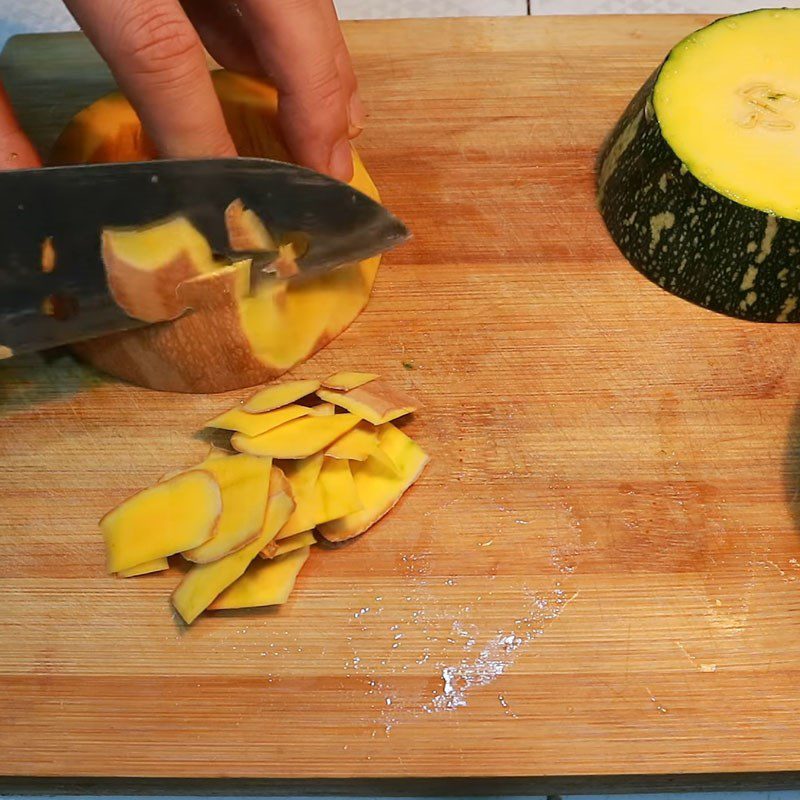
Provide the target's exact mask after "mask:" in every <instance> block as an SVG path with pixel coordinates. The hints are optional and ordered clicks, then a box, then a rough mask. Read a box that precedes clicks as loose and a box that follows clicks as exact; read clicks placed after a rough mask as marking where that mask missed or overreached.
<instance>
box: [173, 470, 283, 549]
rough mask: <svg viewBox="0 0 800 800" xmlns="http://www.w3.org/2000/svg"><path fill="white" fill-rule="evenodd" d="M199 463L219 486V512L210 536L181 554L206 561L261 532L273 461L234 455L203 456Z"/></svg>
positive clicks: (250, 539) (236, 546)
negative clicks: (220, 496) (207, 457)
mask: <svg viewBox="0 0 800 800" xmlns="http://www.w3.org/2000/svg"><path fill="white" fill-rule="evenodd" d="M202 466H203V469H205V470H207V471H208V472H210V473H211V474H212V475H213V476H214V477H215V478H216V479H217V483H219V486H220V489H221V490H222V514H221V515H220V518H219V522H218V523H217V528H216V531H215V532H214V535H213V536H212V537H211V539H209V540H208V541H207V542H205V543H204V544H202V545H200V547H196V548H193V549H190V550H186V551H185V552H184V553H183V557H184V558H185V559H187V560H188V561H194V562H196V563H198V564H207V563H208V562H210V561H217V560H218V559H220V558H223V557H224V556H227V555H228V554H229V553H234V552H236V551H237V550H239V549H241V548H242V547H244V546H245V545H246V544H248V543H249V542H252V541H253V540H254V539H255V538H256V537H258V536H259V534H260V533H261V531H262V528H263V525H264V519H265V516H266V513H267V500H268V498H269V484H270V468H271V466H272V463H271V461H270V459H266V458H255V457H253V456H248V455H245V456H241V455H235V456H226V457H225V458H212V459H211V460H208V459H206V460H205V461H204V462H203V465H202Z"/></svg>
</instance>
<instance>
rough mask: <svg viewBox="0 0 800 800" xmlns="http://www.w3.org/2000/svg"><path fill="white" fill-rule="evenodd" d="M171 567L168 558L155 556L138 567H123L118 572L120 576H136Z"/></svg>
mask: <svg viewBox="0 0 800 800" xmlns="http://www.w3.org/2000/svg"><path fill="white" fill-rule="evenodd" d="M165 569H169V561H167V559H166V558H154V559H153V560H152V561H145V563H144V564H139V566H137V567H131V568H130V569H123V570H120V571H119V572H118V573H117V577H119V578H136V577H137V576H139V575H149V574H150V573H151V572H163V571H164V570H165Z"/></svg>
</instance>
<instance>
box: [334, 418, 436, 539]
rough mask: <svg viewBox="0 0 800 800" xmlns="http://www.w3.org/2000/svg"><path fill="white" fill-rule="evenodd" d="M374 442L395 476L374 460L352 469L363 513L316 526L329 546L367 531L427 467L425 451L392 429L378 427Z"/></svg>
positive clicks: (392, 426) (391, 426)
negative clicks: (395, 470)
mask: <svg viewBox="0 0 800 800" xmlns="http://www.w3.org/2000/svg"><path fill="white" fill-rule="evenodd" d="M378 441H379V446H380V449H381V450H382V451H383V452H384V454H385V455H386V456H388V457H389V458H390V459H391V460H392V461H393V462H394V464H395V465H396V467H397V470H398V472H397V474H392V473H391V472H390V471H388V470H386V469H385V468H384V466H383V465H382V464H381V463H380V462H378V461H376V460H375V459H374V458H370V459H368V460H367V461H365V462H363V463H356V464H355V465H354V466H353V479H354V481H355V485H356V491H357V492H358V496H359V498H360V500H361V502H362V504H363V509H362V510H361V511H356V512H355V513H353V514H349V515H348V516H346V517H342V518H341V519H336V520H333V521H331V522H326V523H324V524H322V525H319V526H318V528H319V532H320V533H321V534H322V535H323V536H324V537H325V538H326V539H327V540H328V541H330V542H341V541H344V540H345V539H352V538H353V537H355V536H359V535H361V534H362V533H364V532H365V531H366V530H368V529H369V528H370V527H371V526H372V525H374V524H375V523H376V522H377V521H378V520H379V519H380V518H381V517H383V516H384V515H385V514H386V513H388V512H389V511H390V510H391V509H392V508H393V507H394V506H395V505H396V503H397V502H398V500H400V498H401V497H402V496H403V494H404V493H405V491H406V490H407V489H408V488H409V487H410V486H411V484H413V483H414V481H416V480H417V478H418V477H419V476H420V474H421V473H422V470H423V469H425V465H426V464H427V463H428V456H427V454H426V453H425V451H424V450H423V449H422V448H421V447H420V446H419V445H418V444H417V443H416V442H414V441H413V440H412V439H410V438H409V437H408V436H406V435H405V434H404V433H403V432H402V431H401V430H399V429H398V428H396V427H395V426H394V425H391V424H385V425H382V426H381V428H380V430H379V431H378Z"/></svg>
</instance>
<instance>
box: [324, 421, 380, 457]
mask: <svg viewBox="0 0 800 800" xmlns="http://www.w3.org/2000/svg"><path fill="white" fill-rule="evenodd" d="M376 450H378V431H377V430H376V429H375V426H374V425H372V424H371V423H369V422H360V423H359V424H358V425H356V427H355V428H353V430H351V431H348V432H347V433H346V434H345V435H344V436H342V437H341V439H337V440H336V441H335V442H334V443H333V444H331V445H329V446H328V449H327V450H326V451H325V455H326V456H328V458H344V459H347V460H349V461H366V460H367V459H368V458H369V457H370V456H371V455H373V454H374V453H375V451H376Z"/></svg>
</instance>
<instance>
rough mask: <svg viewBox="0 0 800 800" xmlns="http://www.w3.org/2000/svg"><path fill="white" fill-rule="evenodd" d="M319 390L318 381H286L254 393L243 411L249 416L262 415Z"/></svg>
mask: <svg viewBox="0 0 800 800" xmlns="http://www.w3.org/2000/svg"><path fill="white" fill-rule="evenodd" d="M317 389H319V381H310V380H305V381H288V382H287V383H276V384H274V385H272V386H267V388H266V389H261V390H260V391H258V392H256V393H255V394H254V395H253V396H252V397H251V398H250V399H249V400H248V401H247V402H246V403H245V404H244V410H245V411H248V412H249V413H251V414H262V413H263V412H265V411H272V410H273V409H276V408H280V407H281V406H287V405H289V403H294V402H295V401H297V400H300V398H302V397H306V396H307V395H309V394H313V393H314V392H316V391H317Z"/></svg>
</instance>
